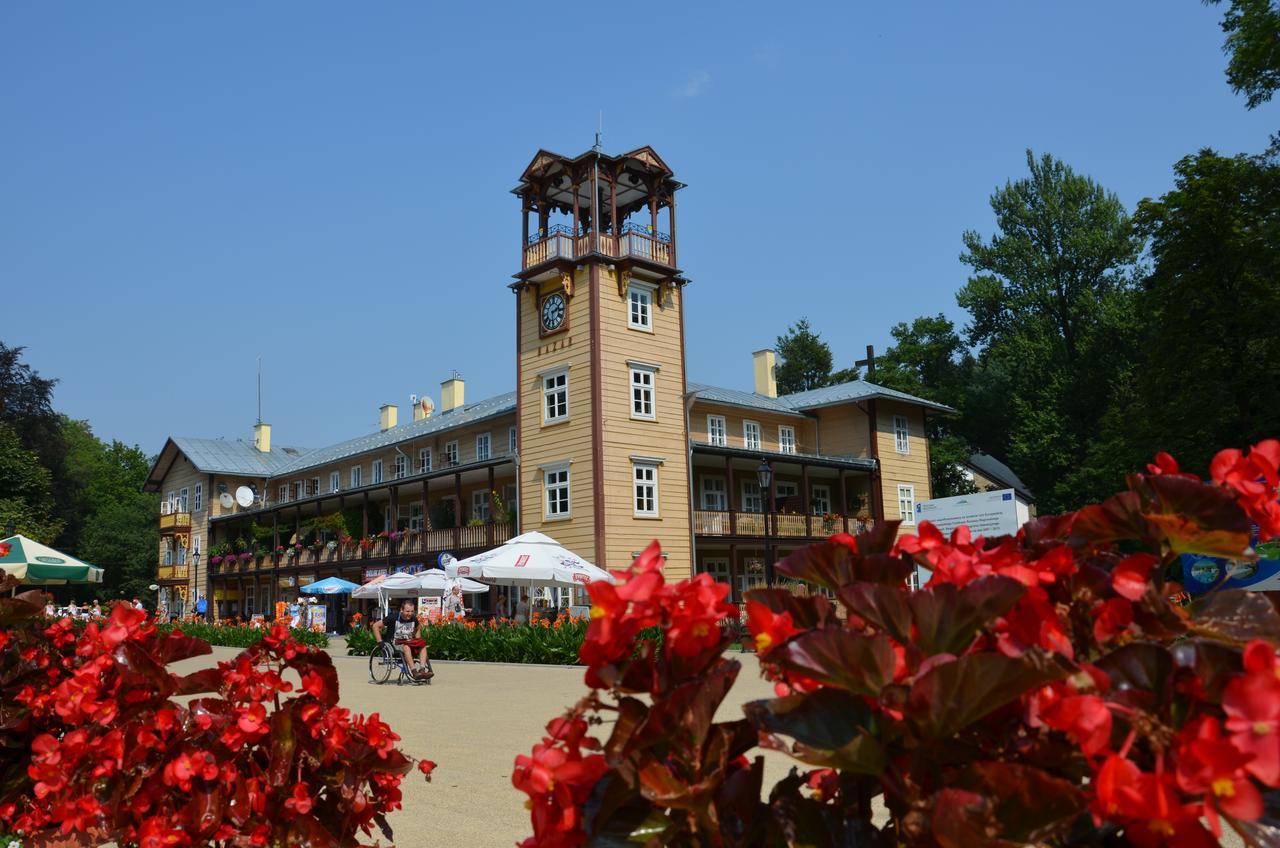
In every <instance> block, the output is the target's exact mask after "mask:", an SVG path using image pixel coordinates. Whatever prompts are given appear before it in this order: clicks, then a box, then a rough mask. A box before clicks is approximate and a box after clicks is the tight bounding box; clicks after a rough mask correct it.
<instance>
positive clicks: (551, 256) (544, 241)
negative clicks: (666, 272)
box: [524, 224, 672, 269]
mask: <svg viewBox="0 0 1280 848" xmlns="http://www.w3.org/2000/svg"><path fill="white" fill-rule="evenodd" d="M621 229H622V232H621V233H620V234H619V235H612V234H607V233H596V234H593V233H585V234H579V235H575V234H574V233H573V231H572V228H570V227H565V226H554V227H551V228H550V230H549V231H548V232H546V233H544V234H541V235H537V236H534V237H532V238H531V239H530V240H529V243H528V244H527V245H525V248H524V267H525V268H526V269H527V268H533V267H535V266H537V265H541V264H542V263H544V262H550V261H552V260H555V259H564V260H574V259H580V258H582V257H584V256H587V255H588V254H590V253H591V252H592V250H593V247H594V250H595V252H597V253H601V254H604V255H605V256H612V257H614V258H616V259H639V260H642V261H644V262H650V263H653V264H655V265H665V266H667V267H671V266H672V258H671V238H670V237H669V236H667V234H666V233H662V232H658V231H657V230H653V229H651V228H649V227H640V226H636V225H634V224H628V225H626V226H624V227H622V228H621ZM593 241H594V245H593Z"/></svg>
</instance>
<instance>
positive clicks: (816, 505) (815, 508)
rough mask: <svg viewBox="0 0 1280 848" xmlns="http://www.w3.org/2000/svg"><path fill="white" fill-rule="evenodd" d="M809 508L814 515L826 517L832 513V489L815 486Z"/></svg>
mask: <svg viewBox="0 0 1280 848" xmlns="http://www.w3.org/2000/svg"><path fill="white" fill-rule="evenodd" d="M809 506H810V507H811V508H812V512H813V514H814V515H826V514H827V513H829V512H831V487H830V486H814V487H813V492H812V493H811V494H810V497H809Z"/></svg>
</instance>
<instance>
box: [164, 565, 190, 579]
mask: <svg viewBox="0 0 1280 848" xmlns="http://www.w3.org/2000/svg"><path fill="white" fill-rule="evenodd" d="M190 569H191V566H189V565H160V566H157V567H156V582H158V583H169V582H175V583H185V582H187V576H188V574H189V573H190Z"/></svg>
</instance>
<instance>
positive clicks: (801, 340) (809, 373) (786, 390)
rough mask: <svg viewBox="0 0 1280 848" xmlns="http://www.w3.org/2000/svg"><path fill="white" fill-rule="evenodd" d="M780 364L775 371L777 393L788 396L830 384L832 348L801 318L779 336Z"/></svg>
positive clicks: (806, 320) (805, 319)
mask: <svg viewBox="0 0 1280 848" xmlns="http://www.w3.org/2000/svg"><path fill="white" fill-rule="evenodd" d="M777 347H778V357H779V359H780V360H781V361H780V362H779V363H778V367H777V371H776V372H775V374H776V377H777V380H778V394H783V395H789V394H792V393H794V392H803V391H807V390H809V389H817V388H821V387H822V386H827V385H830V384H831V367H832V363H833V359H832V357H831V348H830V347H828V346H827V343H826V342H824V341H823V340H822V339H821V338H820V337H819V336H818V334H817V333H815V332H814V331H813V330H812V329H811V328H810V327H809V319H807V318H801V319H800V320H799V321H797V322H796V323H795V324H793V325H791V326H790V327H788V328H787V331H786V332H785V333H783V334H782V335H781V336H778V342H777Z"/></svg>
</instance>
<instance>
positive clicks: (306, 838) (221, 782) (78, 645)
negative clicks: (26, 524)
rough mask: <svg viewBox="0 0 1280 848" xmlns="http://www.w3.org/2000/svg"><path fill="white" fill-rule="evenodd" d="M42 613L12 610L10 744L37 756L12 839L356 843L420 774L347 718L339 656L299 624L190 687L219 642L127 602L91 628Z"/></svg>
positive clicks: (15, 794) (11, 604)
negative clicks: (194, 664)
mask: <svg viewBox="0 0 1280 848" xmlns="http://www.w3.org/2000/svg"><path fill="white" fill-rule="evenodd" d="M42 604H43V599H42V596H40V594H39V593H36V592H31V593H27V594H26V595H23V596H20V597H19V598H16V599H9V598H5V599H3V600H0V626H4V627H5V628H6V634H7V636H8V637H9V638H8V639H7V640H6V642H5V644H4V645H2V646H0V647H2V648H3V653H2V654H0V702H3V703H5V704H6V705H10V706H9V707H6V710H5V716H4V718H5V720H4V722H3V724H0V745H2V746H3V747H4V748H5V750H7V751H10V752H15V751H16V752H22V751H25V752H27V756H25V757H24V756H21V755H19V756H11V757H10V758H9V759H8V760H7V761H6V762H5V763H4V764H3V765H0V787H4V789H3V793H4V794H3V795H0V831H4V830H8V831H12V832H15V833H18V834H21V835H23V836H24V837H27V838H30V839H31V840H32V841H40V840H43V839H48V838H50V837H51V836H53V835H54V834H55V833H57V834H63V835H66V836H68V837H73V838H76V839H78V840H81V841H90V840H93V841H94V844H97V843H98V842H108V841H115V842H118V843H122V844H136V845H141V846H146V848H150V846H162V845H164V846H186V845H197V844H200V845H203V844H212V843H222V844H228V845H245V846H248V845H264V846H265V845H276V844H300V843H304V842H306V843H311V844H350V845H354V844H356V839H357V837H358V836H359V835H360V834H368V833H370V832H371V831H372V828H373V826H374V825H375V824H378V825H381V826H383V827H384V829H385V815H386V813H388V812H390V811H391V810H394V809H396V808H397V807H398V806H399V805H400V789H399V784H400V780H401V778H402V776H403V775H404V774H405V773H406V772H407V771H408V770H409V768H410V767H411V765H412V764H411V761H410V760H409V758H407V757H406V756H405V755H404V754H402V753H401V752H400V751H399V750H397V749H396V747H395V743H396V742H397V741H398V738H399V737H397V736H396V735H395V734H394V733H392V732H391V730H390V728H388V727H387V726H386V724H385V723H383V722H382V721H380V720H379V719H378V717H377V715H372V716H369V717H367V718H366V717H363V716H358V715H357V716H353V715H351V714H350V712H349V711H347V710H344V709H341V708H339V707H338V706H337V697H338V695H337V674H336V672H335V671H334V668H333V664H332V661H331V660H330V658H329V656H328V655H327V654H325V653H324V652H322V651H317V650H313V649H309V648H306V647H304V646H301V645H299V644H297V643H295V642H293V641H292V640H291V639H290V638H289V633H288V630H287V628H286V627H285V626H284V625H277V626H276V627H275V628H274V629H273V630H272V631H271V632H270V633H269V634H268V635H267V636H266V637H265V638H264V639H263V640H262V641H260V642H259V643H257V644H255V645H254V646H252V647H250V648H248V649H247V650H245V651H244V652H243V653H241V654H240V655H239V656H238V657H236V658H235V659H234V660H231V661H229V662H222V663H219V664H218V666H217V667H216V668H209V669H205V670H202V671H197V672H194V673H192V674H189V675H186V676H179V675H176V674H173V673H172V672H170V671H168V670H167V669H166V668H165V666H166V665H167V664H168V663H170V662H173V661H176V660H180V659H185V658H188V657H193V656H199V655H201V654H207V653H209V646H208V645H207V644H206V643H204V642H201V641H200V640H197V639H193V638H191V637H187V636H185V635H183V634H182V633H181V632H172V633H168V634H162V633H160V632H159V631H157V630H156V628H155V627H154V626H153V625H152V624H150V623H148V622H147V620H146V615H145V613H143V612H141V611H138V610H135V609H133V608H132V607H130V606H129V605H128V604H124V603H121V604H118V605H117V606H116V607H115V608H114V609H113V610H112V611H111V614H110V617H109V618H108V619H107V620H105V621H104V622H101V623H99V622H91V623H89V624H88V625H87V626H84V627H83V629H79V628H77V626H75V625H73V623H72V622H71V621H70V620H67V619H63V620H60V621H55V622H53V623H52V624H49V625H48V626H44V625H43V624H39V623H38V621H39V619H38V614H39V612H40V609H41V606H42ZM286 674H290V675H294V676H296V677H297V679H298V680H299V682H300V685H297V684H295V683H293V682H290V681H288V680H286V679H285V675H286ZM179 695H183V696H196V697H194V698H192V699H191V700H189V701H188V702H187V703H186V704H185V705H183V704H180V703H179V702H177V701H175V700H173V698H174V696H179ZM432 767H433V766H432ZM420 768H422V770H423V772H424V773H425V774H427V775H429V774H430V768H424V767H423V766H422V765H420Z"/></svg>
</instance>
